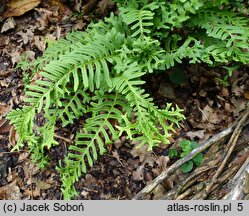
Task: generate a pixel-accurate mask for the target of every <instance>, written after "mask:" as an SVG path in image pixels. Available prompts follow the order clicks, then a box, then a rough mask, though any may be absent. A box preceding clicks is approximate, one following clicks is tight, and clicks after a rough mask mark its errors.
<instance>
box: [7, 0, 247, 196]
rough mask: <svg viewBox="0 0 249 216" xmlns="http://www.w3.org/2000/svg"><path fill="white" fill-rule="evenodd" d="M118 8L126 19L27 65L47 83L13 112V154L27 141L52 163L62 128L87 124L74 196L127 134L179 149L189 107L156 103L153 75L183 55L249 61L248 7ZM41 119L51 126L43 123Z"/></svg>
mask: <svg viewBox="0 0 249 216" xmlns="http://www.w3.org/2000/svg"><path fill="white" fill-rule="evenodd" d="M116 2H117V3H118V9H119V14H118V15H117V16H115V15H114V14H111V16H110V17H109V18H105V20H104V21H99V22H97V23H92V24H90V25H89V26H88V28H87V30H86V31H85V32H80V31H77V32H72V33H70V34H68V35H67V37H66V38H65V39H60V40H59V41H58V42H56V43H55V44H53V45H52V46H50V47H49V48H47V50H46V51H45V53H44V55H43V56H42V57H40V58H38V59H37V60H35V61H34V62H31V63H30V64H29V65H27V64H26V69H32V73H33V75H34V74H36V73H39V75H40V77H41V78H39V79H36V80H35V82H34V81H32V82H31V83H30V84H29V85H28V86H27V90H26V98H25V102H26V105H25V106H24V107H22V108H17V109H15V110H12V111H11V112H10V113H9V115H8V118H9V119H10V121H11V123H12V124H13V125H14V126H15V129H16V131H17V133H18V135H19V140H18V142H17V144H16V146H15V147H14V149H13V150H19V149H20V148H23V147H24V145H25V144H26V145H27V146H28V148H29V150H30V152H31V155H32V158H33V159H34V160H35V161H36V162H37V163H38V164H39V165H40V166H42V167H45V166H46V165H47V164H48V163H49V162H48V160H49V158H47V156H46V155H45V153H44V152H45V150H49V149H51V148H52V147H56V146H57V145H58V144H59V143H58V142H57V141H56V140H55V137H54V135H55V127H56V125H57V124H58V123H61V124H62V126H63V127H66V126H67V125H69V124H74V123H75V120H77V119H81V120H82V121H83V119H86V120H84V123H83V126H82V128H81V130H80V131H79V132H77V135H76V139H75V142H74V144H72V145H70V146H69V147H68V148H69V153H68V154H67V155H66V157H65V159H64V160H63V161H61V162H60V164H59V165H58V170H59V171H60V176H61V181H62V185H61V190H62V192H63V195H64V198H65V199H71V198H73V197H74V196H75V195H77V191H76V189H75V187H74V183H75V182H77V181H78V180H79V178H80V177H81V175H82V174H83V173H86V172H87V168H88V167H89V166H93V164H94V161H96V160H97V159H98V156H99V155H102V154H104V153H105V152H106V146H107V145H109V144H111V143H113V142H114V141H115V140H116V139H118V138H119V137H120V136H121V135H126V136H127V138H129V139H131V140H136V141H139V143H140V145H139V147H141V146H143V145H147V146H148V150H152V149H153V147H155V146H158V144H160V143H164V144H169V140H168V138H169V137H170V136H171V133H172V132H174V127H175V126H179V122H180V121H181V120H182V119H184V115H183V114H182V111H183V110H181V109H179V108H178V107H177V106H176V105H172V104H169V103H168V104H165V107H162V108H159V107H158V106H157V105H155V104H154V102H153V99H152V98H151V97H150V95H149V94H147V93H146V92H145V90H144V89H143V84H144V83H145V81H144V80H143V76H144V75H145V74H148V73H153V72H155V71H157V72H158V71H162V72H164V71H165V70H166V69H168V68H171V67H173V66H174V65H175V64H176V63H177V64H178V63H181V62H182V60H183V59H186V60H188V61H189V62H190V63H193V64H194V63H200V62H202V63H205V64H208V65H210V66H216V65H223V66H234V65H238V66H240V65H241V64H248V62H249V52H248V39H249V27H248V19H247V18H246V17H245V13H247V12H248V11H245V10H241V8H238V5H240V4H236V3H238V2H241V1H233V3H230V1H228V0H217V1H204V0H172V1H163V0H154V1H147V0H138V1H134V0H127V1H119V0H118V1H116ZM31 78H32V76H31V77H30V79H31ZM37 114H39V116H43V118H44V124H43V125H40V126H37V125H35V124H34V119H35V118H36V116H37ZM86 116H87V117H88V118H86ZM83 117H84V118H83Z"/></svg>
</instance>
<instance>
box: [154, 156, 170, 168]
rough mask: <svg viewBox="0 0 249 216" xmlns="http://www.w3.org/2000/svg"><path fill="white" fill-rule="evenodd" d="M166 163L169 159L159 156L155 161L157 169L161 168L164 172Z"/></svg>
mask: <svg viewBox="0 0 249 216" xmlns="http://www.w3.org/2000/svg"><path fill="white" fill-rule="evenodd" d="M168 162H169V157H168V156H160V157H159V158H158V159H157V160H156V163H157V164H158V166H159V167H161V168H162V170H166V168H167V165H168Z"/></svg>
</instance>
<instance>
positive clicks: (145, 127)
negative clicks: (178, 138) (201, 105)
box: [113, 63, 184, 150]
mask: <svg viewBox="0 0 249 216" xmlns="http://www.w3.org/2000/svg"><path fill="white" fill-rule="evenodd" d="M136 70H137V72H135V71H136ZM143 74H144V73H142V72H140V67H138V66H137V64H136V63H133V64H132V65H129V67H128V68H127V69H126V70H125V71H124V73H123V74H122V75H120V76H117V77H116V78H115V80H114V81H113V84H114V86H115V87H114V88H115V90H116V91H117V92H120V93H122V94H123V95H125V98H126V99H127V101H129V103H130V106H131V107H132V108H133V112H134V114H135V116H136V120H135V123H131V122H129V121H128V120H127V119H126V115H123V118H124V121H125V122H126V123H127V124H128V125H126V126H125V127H119V126H118V128H119V130H121V132H126V133H127V134H128V135H129V138H130V139H133V140H139V141H140V142H141V144H140V145H144V144H148V145H149V147H148V150H152V148H153V147H154V146H157V145H158V144H159V143H161V142H164V143H165V144H167V143H169V140H168V138H169V136H170V133H169V132H170V131H174V130H173V127H172V126H173V125H172V124H170V125H168V124H167V120H169V121H171V122H173V123H176V124H178V122H179V121H180V120H181V119H182V118H184V116H183V115H182V114H181V111H182V110H180V109H178V108H176V109H175V110H174V109H172V108H171V105H170V104H169V105H167V107H166V109H164V110H162V109H159V108H158V107H157V106H156V105H154V103H153V102H152V99H151V98H150V97H149V95H148V94H146V93H145V91H144V89H141V88H140V87H139V86H140V85H141V84H143V83H144V81H142V80H141V79H140V78H141V77H142V75H143ZM139 134H140V136H137V135H139Z"/></svg>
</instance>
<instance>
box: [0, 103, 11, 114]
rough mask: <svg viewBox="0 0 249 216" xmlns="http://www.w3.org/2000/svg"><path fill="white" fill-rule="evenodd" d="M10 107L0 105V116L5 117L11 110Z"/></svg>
mask: <svg viewBox="0 0 249 216" xmlns="http://www.w3.org/2000/svg"><path fill="white" fill-rule="evenodd" d="M11 107H12V106H11V105H8V104H4V105H2V104H0V115H6V114H7V113H8V112H9V111H10V110H11Z"/></svg>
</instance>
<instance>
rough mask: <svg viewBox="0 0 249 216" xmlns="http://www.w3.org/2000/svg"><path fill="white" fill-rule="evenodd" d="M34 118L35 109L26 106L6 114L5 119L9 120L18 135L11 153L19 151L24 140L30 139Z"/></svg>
mask: <svg viewBox="0 0 249 216" xmlns="http://www.w3.org/2000/svg"><path fill="white" fill-rule="evenodd" d="M34 116H35V109H34V108H32V107H28V106H24V107H23V108H22V109H16V110H12V111H11V112H10V113H9V114H8V116H7V118H8V119H9V120H10V123H11V124H13V125H14V126H15V130H16V132H17V133H18V142H17V144H16V145H15V147H14V148H13V149H12V151H15V150H20V148H22V147H23V145H24V144H23V142H24V141H25V140H29V139H32V136H33V132H32V128H33V125H34V123H33V119H34Z"/></svg>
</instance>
